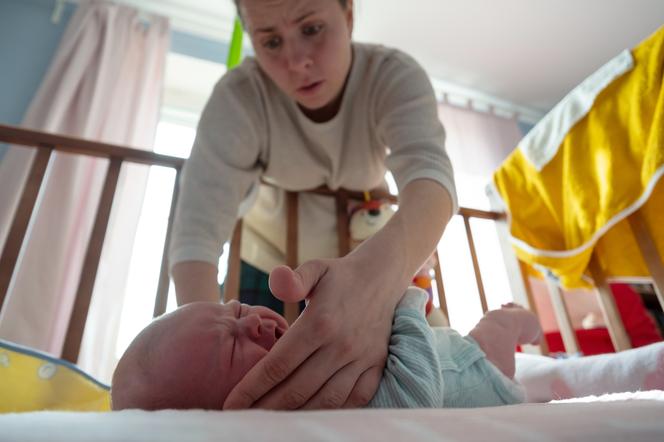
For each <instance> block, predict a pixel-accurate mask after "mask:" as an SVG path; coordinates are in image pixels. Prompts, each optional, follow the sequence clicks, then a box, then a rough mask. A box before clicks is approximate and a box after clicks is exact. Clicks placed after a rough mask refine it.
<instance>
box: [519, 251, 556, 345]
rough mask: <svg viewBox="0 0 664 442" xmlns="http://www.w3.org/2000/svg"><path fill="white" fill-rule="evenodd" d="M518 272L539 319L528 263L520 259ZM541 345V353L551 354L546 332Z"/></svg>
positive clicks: (532, 308)
mask: <svg viewBox="0 0 664 442" xmlns="http://www.w3.org/2000/svg"><path fill="white" fill-rule="evenodd" d="M518 273H519V275H518V276H519V277H520V278H521V281H522V282H523V287H524V290H525V292H526V299H527V300H528V307H527V308H528V309H529V310H530V311H531V312H533V313H535V316H537V318H538V319H539V317H540V315H539V311H538V309H537V303H536V302H535V296H534V295H533V290H532V287H531V285H530V281H529V280H528V271H527V270H526V264H525V263H523V262H521V261H519V267H518ZM538 346H539V353H540V354H543V355H548V354H549V344H548V343H547V342H546V338H545V337H544V333H542V338H541V339H540V342H539V344H538Z"/></svg>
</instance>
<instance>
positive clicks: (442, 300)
mask: <svg viewBox="0 0 664 442" xmlns="http://www.w3.org/2000/svg"><path fill="white" fill-rule="evenodd" d="M434 258H435V259H436V265H435V266H434V273H435V275H434V276H435V278H436V293H437V294H438V303H439V305H440V311H441V312H443V314H444V315H445V318H446V319H447V321H448V322H449V320H450V313H449V310H448V309H447V298H446V297H445V286H444V285H443V273H442V271H441V270H440V256H438V250H436V251H435V252H434Z"/></svg>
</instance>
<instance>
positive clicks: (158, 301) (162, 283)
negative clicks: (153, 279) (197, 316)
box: [152, 170, 180, 318]
mask: <svg viewBox="0 0 664 442" xmlns="http://www.w3.org/2000/svg"><path fill="white" fill-rule="evenodd" d="M179 194H180V171H179V170H177V171H176V172H175V183H174V184H173V196H172V197H171V208H170V210H169V212H168V226H167V227H166V238H164V250H163V251H162V252H161V269H160V270H159V284H158V285H157V296H156V297H155V301H154V311H153V312H152V317H154V318H156V317H158V316H161V315H163V314H164V313H165V312H166V307H167V305H168V288H169V286H170V282H171V280H170V278H169V277H168V247H169V245H170V243H171V231H172V230H173V219H174V218H175V208H176V206H177V203H178V196H179Z"/></svg>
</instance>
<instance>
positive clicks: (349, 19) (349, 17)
mask: <svg viewBox="0 0 664 442" xmlns="http://www.w3.org/2000/svg"><path fill="white" fill-rule="evenodd" d="M353 11H355V8H354V6H353V0H348V1H347V2H346V24H347V25H348V32H349V34H350V35H351V36H352V35H353V26H354V24H355V15H354V13H353Z"/></svg>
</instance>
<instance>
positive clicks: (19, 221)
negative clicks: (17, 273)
mask: <svg viewBox="0 0 664 442" xmlns="http://www.w3.org/2000/svg"><path fill="white" fill-rule="evenodd" d="M52 152H53V149H52V148H48V147H46V148H44V149H41V150H39V151H38V152H37V154H36V155H35V158H34V159H33V161H32V166H31V167H30V172H29V174H28V178H27V181H26V183H25V186H24V187H23V194H22V195H21V199H20V200H19V204H18V208H17V209H16V212H15V214H14V220H13V222H12V225H11V227H10V229H9V234H8V236H7V240H6V241H5V246H4V247H3V250H2V256H1V257H0V311H1V310H2V306H3V305H4V303H5V299H6V297H7V291H8V290H9V284H10V283H11V280H12V276H13V274H14V269H15V268H16V261H17V260H18V255H19V253H20V251H21V246H22V245H23V240H24V239H25V233H26V231H27V230H28V224H29V223H30V218H31V217H32V212H33V210H34V207H35V202H36V201H37V196H39V189H40V187H41V184H42V180H43V179H44V174H45V173H46V168H47V166H48V162H49V159H50V158H51V153H52Z"/></svg>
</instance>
